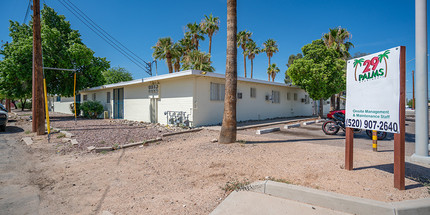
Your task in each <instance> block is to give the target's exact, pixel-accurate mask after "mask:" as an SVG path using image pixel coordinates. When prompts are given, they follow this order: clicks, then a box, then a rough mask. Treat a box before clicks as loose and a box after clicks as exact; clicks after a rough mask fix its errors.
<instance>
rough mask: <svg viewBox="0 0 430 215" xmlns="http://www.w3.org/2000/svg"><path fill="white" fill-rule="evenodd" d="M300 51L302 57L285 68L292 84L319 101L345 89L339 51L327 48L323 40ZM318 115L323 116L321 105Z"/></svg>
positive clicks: (343, 62)
mask: <svg viewBox="0 0 430 215" xmlns="http://www.w3.org/2000/svg"><path fill="white" fill-rule="evenodd" d="M302 52H303V58H301V59H297V60H295V61H294V63H293V64H292V65H290V67H289V68H288V70H287V73H288V76H289V77H291V79H292V81H293V84H294V85H297V86H300V87H301V88H302V89H304V90H305V91H306V92H308V93H309V97H310V98H311V99H313V100H320V102H321V103H322V102H323V101H324V100H326V99H328V98H330V96H331V95H333V94H335V93H337V92H340V91H342V90H345V79H346V77H345V70H344V67H345V61H344V60H342V59H340V58H339V56H340V54H339V52H337V51H336V50H334V49H329V48H327V47H326V46H325V45H324V42H323V40H315V41H313V42H312V43H311V44H307V45H305V46H303V48H302ZM319 115H320V117H322V116H323V105H320V110H319Z"/></svg>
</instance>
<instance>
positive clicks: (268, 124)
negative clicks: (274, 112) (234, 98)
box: [237, 117, 317, 130]
mask: <svg viewBox="0 0 430 215" xmlns="http://www.w3.org/2000/svg"><path fill="white" fill-rule="evenodd" d="M315 119H317V118H315V117H308V118H300V119H291V120H284V121H279V122H269V123H262V124H255V125H246V126H239V127H237V130H245V129H250V128H258V127H265V126H271V125H279V124H286V123H296V122H299V121H304V120H315Z"/></svg>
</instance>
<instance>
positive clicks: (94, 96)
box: [93, 93, 97, 101]
mask: <svg viewBox="0 0 430 215" xmlns="http://www.w3.org/2000/svg"><path fill="white" fill-rule="evenodd" d="M96 98H97V97H96V94H95V93H93V101H95V100H96Z"/></svg>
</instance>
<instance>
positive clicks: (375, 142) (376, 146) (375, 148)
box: [372, 130, 378, 152]
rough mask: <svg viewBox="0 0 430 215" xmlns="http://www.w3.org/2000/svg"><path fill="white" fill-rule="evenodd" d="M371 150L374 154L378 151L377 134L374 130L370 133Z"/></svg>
mask: <svg viewBox="0 0 430 215" xmlns="http://www.w3.org/2000/svg"><path fill="white" fill-rule="evenodd" d="M372 141H373V144H372V148H373V151H374V152H377V151H378V132H377V131H376V130H373V131H372Z"/></svg>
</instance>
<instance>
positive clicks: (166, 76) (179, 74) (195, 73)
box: [79, 70, 298, 92]
mask: <svg viewBox="0 0 430 215" xmlns="http://www.w3.org/2000/svg"><path fill="white" fill-rule="evenodd" d="M184 76H203V77H213V78H221V79H225V75H224V74H220V73H214V72H203V71H200V70H185V71H181V72H175V73H169V74H164V75H158V76H154V77H148V78H142V79H136V80H132V81H124V82H119V83H115V84H107V85H102V86H98V87H92V88H87V89H83V90H81V91H79V92H88V91H94V90H103V89H108V88H116V87H123V86H128V85H134V84H140V83H145V82H151V81H160V80H167V79H172V78H179V77H184ZM237 81H243V82H250V83H258V84H266V85H273V86H281V87H291V88H298V87H297V86H292V85H288V84H285V83H278V82H270V81H264V80H259V79H252V78H244V77H237Z"/></svg>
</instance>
